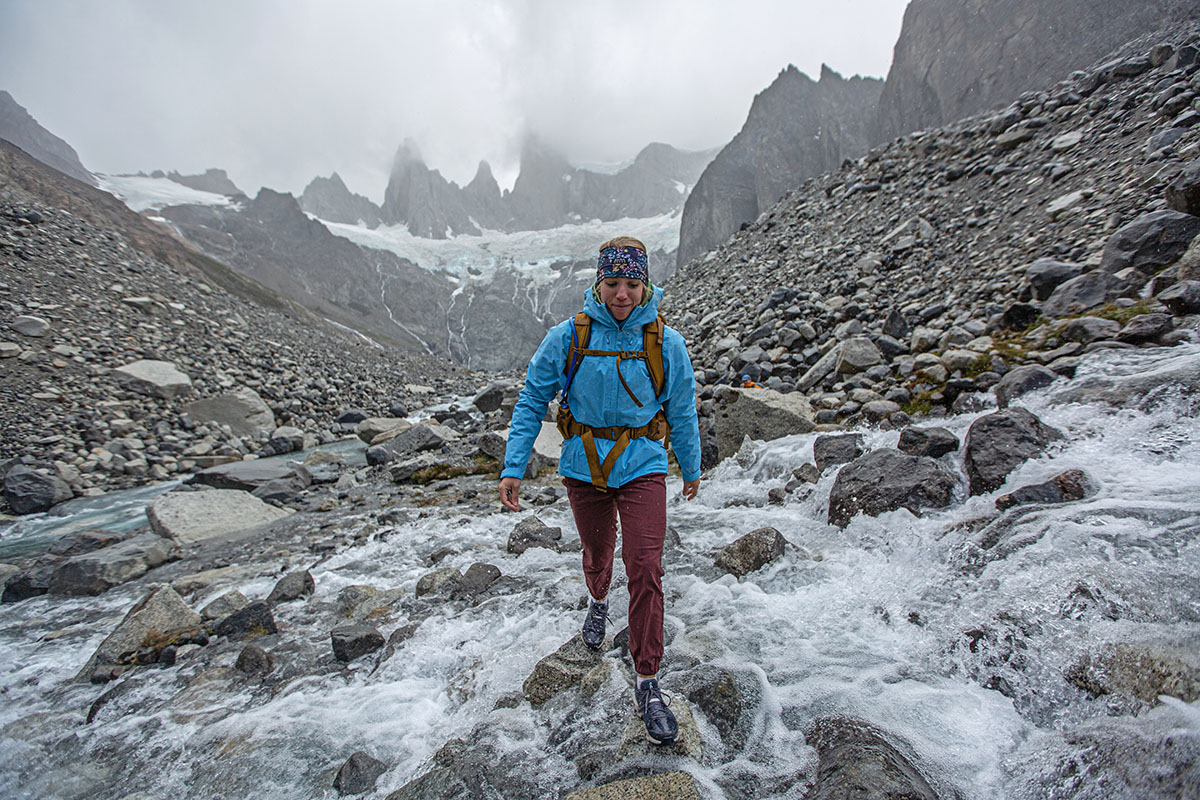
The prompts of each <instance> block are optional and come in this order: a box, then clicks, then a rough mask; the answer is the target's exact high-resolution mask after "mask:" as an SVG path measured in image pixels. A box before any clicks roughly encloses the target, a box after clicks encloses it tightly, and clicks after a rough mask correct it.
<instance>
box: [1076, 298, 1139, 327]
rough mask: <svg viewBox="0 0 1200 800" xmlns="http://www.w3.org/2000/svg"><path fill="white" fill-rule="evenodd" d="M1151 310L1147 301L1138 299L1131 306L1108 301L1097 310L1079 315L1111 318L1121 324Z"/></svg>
mask: <svg viewBox="0 0 1200 800" xmlns="http://www.w3.org/2000/svg"><path fill="white" fill-rule="evenodd" d="M1151 311H1152V309H1151V307H1150V303H1149V301H1147V300H1139V301H1138V302H1136V303H1134V304H1133V305H1131V306H1118V305H1117V304H1116V303H1109V304H1108V305H1106V306H1104V307H1103V308H1101V309H1100V310H1099V311H1093V312H1092V313H1090V314H1081V315H1080V316H1087V317H1100V318H1101V319H1111V320H1113V321H1114V322H1119V323H1120V324H1121V325H1126V324H1128V323H1129V321H1130V320H1131V319H1133V318H1134V317H1140V316H1141V315H1142V314H1149V313H1151Z"/></svg>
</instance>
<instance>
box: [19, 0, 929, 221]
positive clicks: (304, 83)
mask: <svg viewBox="0 0 1200 800" xmlns="http://www.w3.org/2000/svg"><path fill="white" fill-rule="evenodd" d="M906 5H907V0H819V1H817V0H738V2H707V1H706V0H609V1H608V2H599V1H588V0H393V1H391V2H386V1H385V0H194V1H193V2H186V3H185V2H168V1H167V0H103V1H102V2H101V0H0V89H7V90H8V91H9V92H10V93H11V94H12V95H13V97H14V98H15V99H16V101H17V102H18V103H20V104H21V105H23V106H25V108H26V109H28V110H29V112H30V114H32V115H33V116H34V117H35V118H36V119H37V120H38V121H39V122H40V123H41V124H42V125H43V126H45V127H46V128H48V129H49V130H50V131H51V132H53V133H55V134H57V135H58V136H61V137H62V138H64V139H66V140H67V142H69V143H70V144H71V145H72V146H73V147H74V148H75V149H76V150H77V151H78V152H79V155H80V158H81V159H82V161H83V163H84V165H85V166H87V167H88V168H89V169H91V170H93V171H98V172H107V173H118V172H136V171H138V170H143V171H146V172H149V171H151V170H154V169H162V170H172V169H174V170H178V171H180V172H184V173H193V172H200V171H203V170H204V169H205V168H208V167H221V168H224V169H226V170H227V171H228V172H229V174H230V177H231V178H232V179H233V180H234V182H235V183H237V184H238V186H239V187H241V188H242V190H243V191H246V192H248V193H250V194H254V193H256V192H257V190H258V188H259V187H260V186H263V185H265V186H270V187H271V188H274V189H278V190H281V191H290V192H293V193H295V194H299V193H300V192H301V191H302V190H303V189H304V187H305V186H306V185H307V183H308V181H309V180H311V179H312V178H313V177H315V176H317V175H329V174H330V173H331V172H333V171H335V170H336V171H337V172H339V173H340V174H341V176H342V177H343V178H344V179H345V180H346V183H347V184H348V185H349V186H350V188H351V189H352V190H353V191H356V192H359V193H360V194H365V195H367V196H368V197H370V198H372V199H373V200H376V201H379V200H381V199H382V196H383V191H384V187H385V186H386V183H387V174H388V170H389V167H390V164H391V160H392V156H393V155H394V153H395V151H396V149H397V147H398V146H399V145H400V144H401V142H403V141H404V140H405V139H406V138H411V139H413V140H414V141H415V142H416V143H417V145H418V147H419V148H420V150H421V153H422V155H423V156H424V158H425V161H426V163H428V164H429V165H430V166H431V167H433V168H435V169H439V170H441V172H442V174H443V175H445V176H446V177H448V178H450V179H451V180H455V181H458V182H459V183H460V184H461V183H465V182H467V181H469V180H470V179H471V177H472V176H473V175H474V173H475V168H476V166H477V164H478V162H479V161H480V160H481V159H486V160H487V161H489V162H490V163H491V164H492V167H493V169H494V171H495V172H496V176H497V178H498V179H499V180H500V182H501V184H502V185H506V184H511V181H512V180H513V179H514V178H515V177H516V167H517V163H516V158H517V153H518V150H519V147H520V142H521V140H522V137H523V136H524V135H525V134H526V132H529V131H532V132H536V133H538V134H539V135H540V136H542V137H543V138H544V139H546V140H547V141H549V142H550V143H552V144H554V145H556V146H558V147H560V148H561V149H562V150H563V151H564V152H565V153H566V155H567V156H568V158H570V159H571V160H572V161H573V162H576V163H583V162H600V163H613V162H620V161H624V160H627V159H630V158H632V157H633V156H634V155H636V154H637V152H638V150H640V149H641V148H642V147H643V146H645V145H646V144H648V143H650V142H653V141H661V142H666V143H668V144H672V145H675V146H676V147H680V148H683V149H691V150H699V149H704V148H709V147H717V146H720V145H723V144H725V143H726V142H727V141H729V139H731V138H732V137H733V136H734V134H736V133H737V131H738V130H739V129H740V128H741V126H742V123H743V122H744V121H745V119H746V114H747V112H748V111H749V109H750V103H751V101H752V100H753V98H754V95H755V94H756V93H758V92H760V91H761V90H763V89H764V88H766V87H767V86H768V85H769V84H770V83H771V81H773V80H774V79H775V77H776V76H777V75H778V73H779V71H780V70H781V69H783V68H784V67H786V66H787V65H788V64H795V65H796V67H797V68H799V69H800V70H801V71H802V72H805V73H807V74H809V75H810V76H812V77H813V78H816V77H817V76H818V75H819V72H820V67H821V64H822V63H827V64H829V66H830V67H832V68H833V69H835V70H836V71H838V72H839V73H841V74H842V75H844V76H846V77H849V76H852V75H855V74H858V75H872V76H878V77H885V76H886V75H887V70H888V68H889V66H890V64H891V59H892V47H893V45H894V44H895V42H896V38H897V36H898V35H899V32H900V22H901V18H902V16H903V13H904V7H905V6H906Z"/></svg>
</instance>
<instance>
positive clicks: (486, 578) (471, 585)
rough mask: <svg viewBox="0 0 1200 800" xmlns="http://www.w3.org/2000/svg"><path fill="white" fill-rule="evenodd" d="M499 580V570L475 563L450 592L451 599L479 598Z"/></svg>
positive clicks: (489, 565) (490, 565)
mask: <svg viewBox="0 0 1200 800" xmlns="http://www.w3.org/2000/svg"><path fill="white" fill-rule="evenodd" d="M499 578H500V569H499V568H498V567H496V566H494V565H492V564H484V563H481V562H476V563H474V564H472V565H471V566H469V567H467V571H466V572H464V573H463V576H462V580H460V581H459V582H458V585H457V586H456V587H454V590H453V591H452V592H451V595H450V596H451V599H454V600H458V599H467V598H474V597H479V596H480V595H482V594H483V593H484V592H486V591H487V590H488V587H489V586H491V585H492V584H493V583H495V582H496V581H497V580H499Z"/></svg>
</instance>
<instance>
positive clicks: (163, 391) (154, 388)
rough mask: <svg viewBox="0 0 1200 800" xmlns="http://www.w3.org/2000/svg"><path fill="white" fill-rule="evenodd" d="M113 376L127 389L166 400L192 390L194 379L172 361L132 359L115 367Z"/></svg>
mask: <svg viewBox="0 0 1200 800" xmlns="http://www.w3.org/2000/svg"><path fill="white" fill-rule="evenodd" d="M112 376H113V378H114V379H115V380H116V382H117V383H118V384H120V385H121V386H122V387H123V388H125V389H129V390H130V391H132V392H137V393H138V394H144V395H149V396H150V397H161V398H163V399H164V400H173V399H175V398H176V397H179V396H180V395H184V394H187V393H188V392H190V391H192V379H191V378H189V377H188V376H187V375H186V374H185V373H183V372H180V371H179V369H178V368H176V366H175V365H174V364H172V363H171V362H170V361H154V360H150V359H143V360H141V361H131V362H130V363H128V364H124V365H122V366H120V367H117V368H116V369H114V370H113V371H112Z"/></svg>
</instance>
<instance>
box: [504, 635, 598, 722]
mask: <svg viewBox="0 0 1200 800" xmlns="http://www.w3.org/2000/svg"><path fill="white" fill-rule="evenodd" d="M601 649H602V650H603V649H604V648H603V647H602V648H601ZM602 658H603V656H602V655H601V653H600V652H598V651H595V650H592V649H591V648H589V647H588V646H587V645H585V644H584V643H583V639H582V638H580V637H579V636H573V637H572V638H570V639H569V640H567V642H566V643H565V644H563V645H562V646H561V647H559V648H558V649H557V650H555V651H554V652H553V653H551V654H550V655H548V656H546V657H545V658H543V659H542V660H541V661H539V662H538V663H537V664H536V665H535V666H534V668H533V672H531V673H530V674H529V677H528V678H526V679H525V683H524V684H523V685H522V687H521V692H522V694H524V696H525V699H526V700H528V701H529V702H530V703H532V704H533V705H535V706H540V705H541V704H542V703H545V702H546V701H547V700H549V699H550V698H551V697H553V696H554V695H556V694H558V693H559V692H561V691H564V690H566V689H569V688H571V687H573V686H578V685H579V684H580V682H581V681H582V680H583V676H584V675H585V674H587V673H588V671H589V670H591V669H592V668H593V667H595V666H596V665H597V664H599V663H600V659H602Z"/></svg>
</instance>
